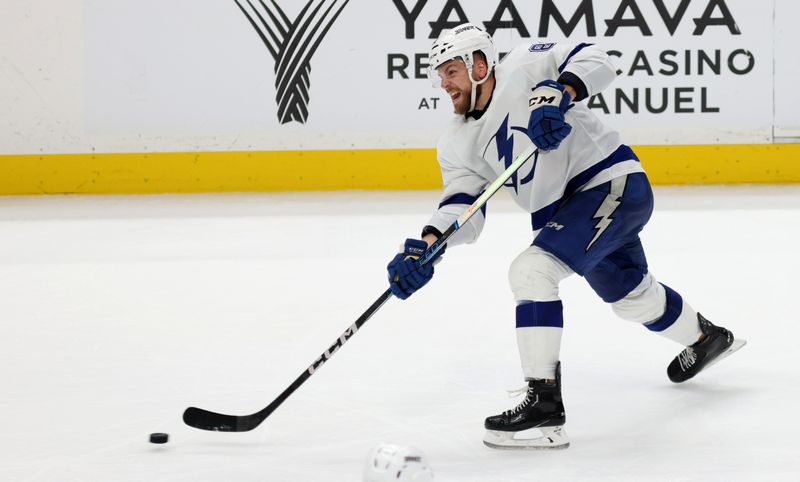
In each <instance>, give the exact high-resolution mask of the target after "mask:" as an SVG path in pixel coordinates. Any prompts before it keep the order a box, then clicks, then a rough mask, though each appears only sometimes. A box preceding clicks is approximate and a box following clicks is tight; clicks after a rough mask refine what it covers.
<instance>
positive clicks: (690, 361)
mask: <svg viewBox="0 0 800 482" xmlns="http://www.w3.org/2000/svg"><path fill="white" fill-rule="evenodd" d="M696 361H697V353H695V351H694V350H693V349H692V347H687V348H686V349H685V350H683V351H682V352H680V353H679V354H678V363H680V365H681V369H682V370H684V371H686V370H688V369H689V368H691V367H692V365H694V363H695V362H696Z"/></svg>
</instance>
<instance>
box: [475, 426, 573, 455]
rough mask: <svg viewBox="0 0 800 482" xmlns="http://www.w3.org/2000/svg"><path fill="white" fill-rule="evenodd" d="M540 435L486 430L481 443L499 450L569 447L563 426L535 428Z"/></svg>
mask: <svg viewBox="0 0 800 482" xmlns="http://www.w3.org/2000/svg"><path fill="white" fill-rule="evenodd" d="M535 430H538V431H539V432H541V436H539V437H534V438H515V435H518V434H520V433H525V432H500V431H497V430H487V431H486V435H484V436H483V444H484V445H486V446H487V447H490V448H493V449H499V450H558V449H565V448H567V447H569V437H568V436H567V433H566V432H565V431H564V427H542V428H539V429H535Z"/></svg>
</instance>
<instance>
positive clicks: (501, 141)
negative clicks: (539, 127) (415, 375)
mask: <svg viewBox="0 0 800 482" xmlns="http://www.w3.org/2000/svg"><path fill="white" fill-rule="evenodd" d="M508 118H509V116H508V115H506V118H505V119H504V120H503V123H502V124H500V128H499V129H497V133H496V134H495V135H494V137H493V139H494V142H495V148H496V149H497V160H498V161H501V162H502V163H503V166H504V167H505V168H506V169H508V166H510V165H511V164H512V163H513V162H514V136H513V131H517V132H522V133H523V134H525V135H526V136H527V135H528V130H527V129H525V128H522V127H517V126H511V131H512V132H509V130H508ZM490 143H491V141H490ZM488 148H489V146H488V145H487V146H486V149H488ZM486 149H484V157H485V156H486ZM538 156H539V153H538V152H537V153H536V158H537V159H538ZM535 170H536V163H535V162H534V165H533V168H532V169H531V172H530V173H529V174H528V175H527V176H525V178H524V179H522V180H521V181H519V182H518V176H517V173H516V172H515V173H514V174H512V175H511V177H510V178H509V180H508V182H506V184H505V187H513V188H514V192H515V193H516V192H518V190H519V186H521V185H524V184H527V183H529V182H531V181H532V180H533V175H534V172H535Z"/></svg>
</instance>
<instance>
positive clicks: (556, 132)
mask: <svg viewBox="0 0 800 482" xmlns="http://www.w3.org/2000/svg"><path fill="white" fill-rule="evenodd" d="M571 102H572V97H571V96H570V95H569V92H567V91H566V90H564V86H563V85H561V84H559V83H558V82H556V81H555V80H544V81H542V82H539V83H538V84H536V87H534V88H533V92H531V97H530V100H529V105H530V108H531V117H530V119H529V120H528V137H530V138H531V140H532V141H533V143H534V144H536V147H538V148H539V149H541V150H543V151H552V150H554V149H558V146H560V145H561V141H563V140H564V139H566V138H567V136H568V135H569V133H570V132H571V131H572V126H571V125H569V124H567V122H566V121H565V120H564V114H565V113H566V112H567V111H568V110H569V108H570V107H571V106H570V103H571Z"/></svg>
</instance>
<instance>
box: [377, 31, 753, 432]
mask: <svg viewBox="0 0 800 482" xmlns="http://www.w3.org/2000/svg"><path fill="white" fill-rule="evenodd" d="M429 60H430V69H429V77H430V78H431V80H432V81H433V83H434V85H436V86H440V87H441V88H442V89H444V90H445V91H446V92H447V94H448V95H449V96H450V99H451V101H452V103H453V107H454V109H455V113H456V114H457V115H456V117H455V118H454V119H453V120H452V122H451V123H450V125H449V126H448V128H447V130H446V131H445V133H444V135H443V137H442V138H441V139H440V141H439V143H438V146H437V157H438V161H439V165H440V167H441V172H442V180H443V184H444V192H443V193H442V197H441V203H440V204H439V208H438V209H437V210H436V211H435V212H434V213H433V216H432V217H431V218H430V220H429V221H428V223H427V225H426V226H425V227H424V229H423V230H422V235H421V239H407V240H406V241H405V244H404V246H403V250H402V252H401V253H399V254H398V255H397V256H395V258H394V259H393V260H392V261H391V262H390V263H389V265H388V272H389V281H390V287H391V290H392V292H393V294H394V295H396V296H397V297H399V298H401V299H406V298H408V297H409V296H411V295H412V294H413V293H414V292H415V291H417V290H418V289H420V288H421V287H422V286H424V285H425V284H426V283H427V282H428V281H429V280H430V279H431V277H432V276H433V273H434V268H433V264H434V263H432V262H430V263H428V264H426V265H424V266H422V267H419V266H418V265H417V263H416V262H415V260H416V259H418V258H419V255H420V254H421V253H422V252H424V250H425V249H426V248H427V247H428V246H429V245H431V244H432V243H433V242H434V241H435V240H436V239H437V238H438V237H440V236H441V233H442V232H443V231H445V230H446V228H447V227H448V226H450V224H452V223H453V221H454V220H456V219H457V218H458V216H459V215H460V214H461V213H462V212H463V211H464V210H465V209H466V207H467V206H469V205H470V204H471V203H472V202H473V201H474V200H475V199H477V197H478V196H480V194H481V193H482V191H483V190H484V188H485V187H486V186H487V185H488V184H489V183H491V181H492V180H494V179H495V178H496V177H497V176H498V175H499V174H500V173H501V172H502V171H503V170H504V169H505V168H506V167H507V166H508V165H510V164H511V163H512V162H513V160H514V159H515V158H516V156H517V155H519V154H520V153H521V152H523V151H524V150H525V149H526V148H527V147H529V146H530V143H533V144H535V145H536V147H537V148H538V149H537V151H536V153H535V154H534V155H533V156H532V157H531V158H530V159H529V160H528V161H527V162H526V164H525V165H524V166H523V167H522V168H521V169H520V171H518V172H517V174H515V175H514V176H513V177H512V178H511V180H510V183H509V184H507V185H506V188H507V189H508V190H509V191H510V193H511V195H512V197H513V198H514V200H515V201H516V203H517V204H518V205H519V206H520V207H521V208H522V209H524V210H526V211H527V212H529V213H530V214H531V224H532V228H533V233H534V234H533V239H534V240H533V243H532V245H531V246H530V247H529V248H528V249H526V250H525V251H523V252H522V253H521V254H520V255H519V256H518V257H517V258H516V259H515V260H514V261H513V262H512V264H511V267H510V269H509V275H508V278H509V283H510V285H511V291H512V292H513V295H514V299H515V300H516V303H517V307H516V334H517V345H518V348H519V354H520V360H521V363H522V371H523V374H524V376H525V380H526V381H527V384H528V386H527V393H526V396H525V399H524V400H523V401H522V402H521V403H520V404H519V405H518V406H516V407H515V408H513V409H511V410H508V411H505V412H503V413H501V414H498V415H495V416H491V417H488V418H487V419H486V421H485V427H486V429H487V433H486V436H485V438H484V443H486V444H487V445H489V446H490V447H495V448H518V447H521V448H559V447H560V448H563V447H567V446H568V445H569V439H568V438H567V435H566V433H565V432H564V430H563V425H564V422H565V420H566V418H565V411H564V404H563V401H562V398H561V370H560V361H559V351H560V345H561V332H562V328H563V325H564V321H563V309H562V303H561V299H560V298H559V294H558V289H559V283H560V282H561V280H563V279H564V278H566V277H567V276H570V275H571V274H573V273H577V274H578V275H580V276H582V277H584V279H586V281H587V282H588V283H589V286H591V288H592V289H593V290H594V291H595V292H596V293H597V294H598V295H599V296H600V297H601V298H602V299H603V300H604V301H605V302H607V303H610V304H611V307H612V309H613V310H614V312H615V313H616V314H617V315H618V316H620V317H621V318H623V319H626V320H630V321H632V322H635V323H640V324H642V325H643V326H644V327H645V328H647V329H648V330H650V331H653V332H655V333H658V334H660V335H661V336H664V337H666V338H668V339H670V340H673V341H675V342H677V343H679V344H681V345H683V346H685V348H684V349H683V351H681V352H680V354H679V355H678V356H677V357H675V359H674V360H673V361H672V363H670V365H669V366H668V367H667V374H668V376H669V378H670V380H672V381H673V382H676V383H680V382H683V381H686V380H688V379H690V378H692V377H694V376H695V375H697V373H698V372H700V371H701V370H702V369H703V368H705V367H708V366H709V365H711V364H712V363H714V362H716V361H718V360H720V359H721V358H723V357H724V356H726V355H728V354H730V353H732V352H733V351H735V350H736V349H738V348H739V347H741V346H742V345H743V344H744V342H743V341H742V340H734V337H733V334H732V333H731V332H730V331H728V330H726V329H725V328H722V327H718V326H715V325H714V324H712V323H711V322H710V321H708V320H706V319H705V318H704V317H703V316H702V315H700V314H699V313H697V312H696V311H695V310H694V309H693V308H692V307H691V306H690V305H689V304H688V303H687V302H686V301H685V300H684V299H683V298H682V297H681V295H680V294H678V293H677V292H676V291H674V290H673V289H671V288H670V287H668V286H666V285H665V284H662V283H659V282H657V281H656V279H655V278H654V277H653V275H652V273H650V271H649V270H648V266H647V261H646V259H645V253H644V250H643V248H642V243H641V241H640V239H639V232H640V231H641V230H642V228H643V227H644V225H645V224H646V223H647V221H648V220H649V218H650V215H651V213H652V210H653V193H652V190H651V187H650V183H649V182H648V179H647V176H646V175H645V173H644V170H643V169H642V166H641V164H640V163H639V159H638V158H637V157H636V154H635V153H634V152H633V150H632V149H631V148H630V147H628V146H627V145H625V144H623V143H622V141H621V139H620V135H619V134H618V133H617V132H616V131H614V130H612V129H610V128H608V127H607V126H605V125H604V124H603V123H602V122H601V121H600V120H599V119H598V118H597V117H596V116H595V115H594V114H593V113H592V112H591V111H590V110H589V108H588V107H587V106H586V105H584V103H582V102H581V101H583V100H584V99H587V98H588V97H590V96H592V95H594V94H596V93H598V92H601V91H602V90H603V89H605V88H606V87H608V86H609V84H610V83H611V82H612V81H613V80H614V77H615V76H616V74H615V72H616V69H615V67H614V66H613V65H612V63H611V62H610V60H609V57H608V55H606V53H605V52H604V51H603V50H601V49H600V48H598V47H596V46H593V45H589V44H579V45H564V44H560V43H533V44H528V45H520V46H518V47H517V48H514V49H513V50H511V51H510V52H509V53H508V55H507V56H506V57H505V59H503V61H502V62H498V59H497V53H496V51H495V47H494V44H493V41H492V38H491V37H490V36H489V35H488V34H487V33H486V32H484V31H483V30H482V29H480V28H479V27H477V26H475V25H472V24H464V25H460V26H458V27H456V28H454V29H452V30H449V31H446V32H443V33H442V35H441V36H440V37H439V38H438V39H437V40H436V41H435V42H434V44H433V46H432V48H431V51H430V59H429ZM483 215H484V214H483V213H478V214H476V215H474V216H473V217H472V218H471V219H470V221H469V222H468V223H467V225H465V226H463V227H461V228H460V229H459V230H458V231H457V232H456V233H455V235H454V236H453V237H452V238H450V240H449V242H448V246H449V248H451V249H452V247H453V246H455V245H458V244H463V243H470V242H474V241H475V240H476V239H477V237H478V236H479V234H480V232H481V230H482V228H483V224H484V218H483ZM441 253H442V252H441V251H440V252H439V253H437V256H436V257H438V256H439V255H440V254H441ZM431 261H433V260H431ZM531 428H538V429H540V430H541V432H542V435H541V436H540V437H538V438H533V439H530V438H528V439H524V440H523V439H519V438H515V434H516V433H517V432H521V431H524V430H528V429H531Z"/></svg>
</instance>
